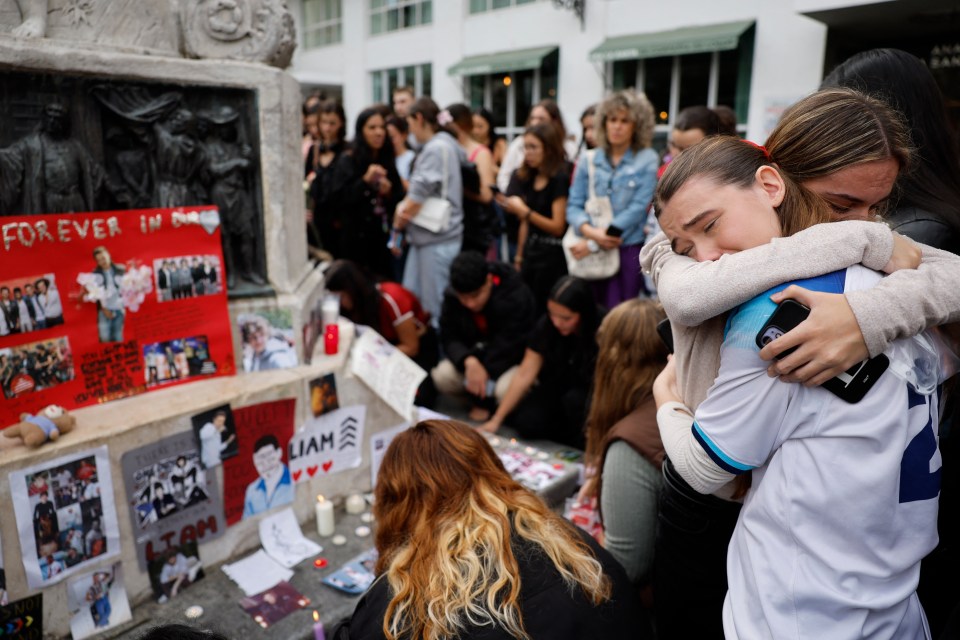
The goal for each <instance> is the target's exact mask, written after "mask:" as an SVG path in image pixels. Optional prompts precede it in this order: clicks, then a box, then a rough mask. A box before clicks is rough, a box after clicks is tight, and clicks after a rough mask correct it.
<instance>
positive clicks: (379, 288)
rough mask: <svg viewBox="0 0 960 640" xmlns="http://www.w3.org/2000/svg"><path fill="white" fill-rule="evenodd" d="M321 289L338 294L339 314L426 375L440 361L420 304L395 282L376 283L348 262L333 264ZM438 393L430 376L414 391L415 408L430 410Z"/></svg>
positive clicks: (427, 320)
mask: <svg viewBox="0 0 960 640" xmlns="http://www.w3.org/2000/svg"><path fill="white" fill-rule="evenodd" d="M323 284H324V287H326V289H327V291H330V292H331V293H339V294H340V312H341V313H342V314H343V315H344V316H345V317H346V318H347V319H349V320H351V321H352V322H355V323H357V324H362V325H366V326H368V327H372V328H373V329H374V331H376V332H377V333H379V334H380V335H381V336H383V337H384V338H385V339H386V340H387V342H389V343H390V344H392V345H394V346H395V347H397V349H399V350H400V351H401V352H403V354H404V355H406V356H408V357H409V358H411V359H412V360H413V361H414V362H416V363H417V364H418V365H420V366H421V367H423V368H424V369H425V370H426V371H430V369H432V368H433V367H435V366H436V365H437V362H438V361H439V359H440V354H439V348H438V347H439V341H438V340H437V332H436V330H435V329H434V328H433V327H432V326H431V325H430V314H428V313H427V312H426V311H424V310H423V307H422V306H421V304H420V300H418V299H417V297H416V296H415V295H413V293H411V292H410V291H409V290H408V289H405V288H403V287H402V286H400V285H399V284H397V283H396V282H388V281H384V282H380V283H375V282H374V281H373V280H371V279H370V278H368V277H366V276H365V275H364V274H363V272H362V271H361V270H360V268H359V267H358V266H357V265H356V264H354V263H353V262H350V261H349V260H336V261H334V262H333V264H331V265H330V268H329V269H327V272H326V273H325V274H324V282H323ZM436 395H437V391H436V389H435V388H434V386H433V381H432V380H431V379H430V376H427V378H426V380H424V381H423V383H422V384H421V385H420V388H419V389H418V390H417V398H416V400H417V404H418V405H419V406H421V407H430V406H432V404H433V401H434V400H435V399H436Z"/></svg>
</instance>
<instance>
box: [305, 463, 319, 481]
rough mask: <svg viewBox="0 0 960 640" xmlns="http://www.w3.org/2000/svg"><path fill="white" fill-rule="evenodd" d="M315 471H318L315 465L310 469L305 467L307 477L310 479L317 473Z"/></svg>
mask: <svg viewBox="0 0 960 640" xmlns="http://www.w3.org/2000/svg"><path fill="white" fill-rule="evenodd" d="M317 469H319V467H318V466H317V465H313V466H312V467H307V475H309V476H310V477H311V478H312V477H313V474H315V473H316V472H317Z"/></svg>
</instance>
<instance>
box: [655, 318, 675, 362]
mask: <svg viewBox="0 0 960 640" xmlns="http://www.w3.org/2000/svg"><path fill="white" fill-rule="evenodd" d="M657 334H658V335H659V336H660V339H661V340H663V344H665V345H667V351H669V352H670V353H673V329H671V328H670V318H664V319H663V320H661V321H660V322H658V323H657Z"/></svg>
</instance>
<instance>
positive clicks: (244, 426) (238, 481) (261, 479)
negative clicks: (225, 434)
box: [223, 398, 297, 525]
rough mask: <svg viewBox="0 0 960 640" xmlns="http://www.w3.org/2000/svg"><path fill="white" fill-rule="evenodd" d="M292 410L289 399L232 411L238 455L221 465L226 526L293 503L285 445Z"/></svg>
mask: <svg viewBox="0 0 960 640" xmlns="http://www.w3.org/2000/svg"><path fill="white" fill-rule="evenodd" d="M296 406H297V401H296V399H294V398H290V399H288V400H274V401H273V402H264V403H261V404H255V405H251V406H249V407H242V408H240V409H234V410H233V421H234V424H235V425H236V427H237V441H238V442H239V444H240V447H239V448H240V451H239V453H238V454H237V455H236V456H234V457H232V458H229V459H227V460H224V461H223V513H224V515H225V516H226V518H227V525H231V524H236V523H237V522H239V521H240V520H242V519H243V518H250V517H253V516H257V515H259V514H261V513H264V512H266V511H269V510H271V509H274V508H276V507H281V506H283V505H289V504H290V503H292V502H293V496H294V484H293V479H292V478H291V476H290V468H289V467H288V466H287V464H288V460H287V443H288V442H290V438H291V437H293V421H294V411H295V410H296Z"/></svg>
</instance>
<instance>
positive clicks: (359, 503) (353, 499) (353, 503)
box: [344, 493, 367, 515]
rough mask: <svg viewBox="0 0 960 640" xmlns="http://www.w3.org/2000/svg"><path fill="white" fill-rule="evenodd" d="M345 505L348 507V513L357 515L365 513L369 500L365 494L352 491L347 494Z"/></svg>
mask: <svg viewBox="0 0 960 640" xmlns="http://www.w3.org/2000/svg"><path fill="white" fill-rule="evenodd" d="M344 506H345V507H346V509H347V513H349V514H352V515H357V514H358V513H363V512H364V511H366V510H367V501H366V500H364V499H363V496H362V495H360V494H359V493H352V494H350V495H349V496H347V500H346V503H345V505H344Z"/></svg>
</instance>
